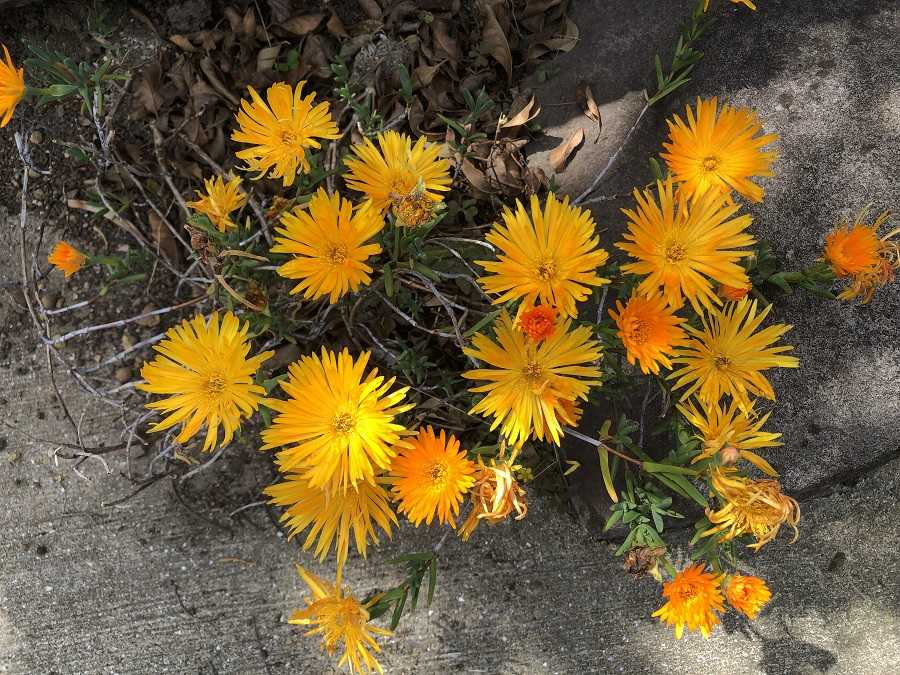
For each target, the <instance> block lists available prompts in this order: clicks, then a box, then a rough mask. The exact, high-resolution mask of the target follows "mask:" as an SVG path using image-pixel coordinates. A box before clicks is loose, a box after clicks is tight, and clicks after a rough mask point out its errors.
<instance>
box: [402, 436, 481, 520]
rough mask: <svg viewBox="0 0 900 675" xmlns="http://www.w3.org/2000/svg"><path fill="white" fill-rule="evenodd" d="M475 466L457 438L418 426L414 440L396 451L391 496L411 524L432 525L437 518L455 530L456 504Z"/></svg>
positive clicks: (468, 483) (457, 507)
mask: <svg viewBox="0 0 900 675" xmlns="http://www.w3.org/2000/svg"><path fill="white" fill-rule="evenodd" d="M474 474H475V464H474V463H473V462H471V461H469V460H468V459H466V453H465V451H461V450H460V449H459V441H458V440H457V438H456V436H454V435H453V434H450V435H449V436H448V435H447V433H446V432H445V431H444V430H441V433H440V435H435V433H434V429H432V428H431V427H430V426H429V427H424V428H422V427H420V428H419V433H418V435H417V436H416V437H415V438H412V439H409V440H408V441H407V442H406V444H405V447H401V448H399V449H398V453H397V456H396V457H395V458H394V461H393V462H392V464H391V482H392V483H393V486H394V487H393V491H394V496H395V497H396V498H397V499H398V500H399V501H400V507H399V508H400V511H401V512H402V513H405V514H406V516H407V518H409V520H410V521H411V522H412V524H413V525H415V526H416V527H418V526H419V525H421V524H422V522H423V521H424V522H425V524H426V525H431V521H432V520H434V518H435V516H437V519H438V522H439V523H440V524H441V525H443V524H444V523H449V524H450V527H453V528H455V527H456V516H457V515H458V514H459V505H460V504H461V503H462V501H463V498H464V497H465V496H466V493H467V492H468V491H469V488H470V487H472V484H473V483H474V482H475V478H474Z"/></svg>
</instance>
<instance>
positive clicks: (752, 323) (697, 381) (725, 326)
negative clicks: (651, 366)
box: [669, 299, 800, 413]
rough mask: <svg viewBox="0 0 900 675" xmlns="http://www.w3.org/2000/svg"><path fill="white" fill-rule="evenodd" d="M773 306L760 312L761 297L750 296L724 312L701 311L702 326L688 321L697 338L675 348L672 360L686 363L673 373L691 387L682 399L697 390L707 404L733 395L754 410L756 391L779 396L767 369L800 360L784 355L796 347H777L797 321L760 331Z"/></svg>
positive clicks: (745, 408)
mask: <svg viewBox="0 0 900 675" xmlns="http://www.w3.org/2000/svg"><path fill="white" fill-rule="evenodd" d="M771 309H772V305H769V306H768V307H766V308H765V309H764V310H763V311H761V312H760V313H759V314H757V313H756V300H753V301H752V302H751V301H749V300H746V299H744V300H741V301H740V302H737V303H730V304H728V305H727V306H726V307H725V309H724V310H723V311H719V310H712V311H711V312H709V314H708V315H701V317H700V319H701V321H702V323H703V328H702V330H697V329H696V328H692V327H691V326H685V330H687V331H688V333H689V334H690V335H691V337H690V338H689V339H688V341H687V342H686V343H685V344H684V345H683V346H682V347H679V348H678V349H676V350H675V358H674V359H672V363H674V364H676V365H680V366H682V367H681V368H679V369H678V370H676V371H674V372H673V373H672V374H671V375H669V379H670V380H671V379H674V380H675V386H674V388H675V389H678V388H680V387H687V388H686V389H685V390H684V392H683V393H682V394H681V400H682V401H683V400H685V399H686V398H688V397H689V396H691V395H692V394H694V393H695V392H696V394H697V396H698V397H699V398H700V400H701V402H703V403H716V402H718V401H719V399H721V398H722V396H725V395H728V396H731V398H732V399H734V400H735V401H736V402H737V404H738V406H740V408H741V410H743V411H744V412H746V413H749V412H750V411H751V408H752V405H751V403H750V396H751V395H753V396H762V397H763V398H767V399H769V400H771V401H774V400H775V391H774V390H773V389H772V385H771V383H770V382H769V380H768V379H766V376H765V375H763V371H765V370H768V369H769V368H775V367H780V368H797V367H798V366H799V365H800V360H799V359H797V358H796V357H794V356H784V352H789V351H791V350H792V349H793V347H791V346H789V345H784V346H779V347H774V346H772V345H773V344H774V343H775V341H776V340H778V339H779V338H780V337H781V336H782V335H784V334H785V333H787V332H788V331H789V330H790V329H791V328H792V326H789V325H787V324H783V323H779V324H775V325H773V326H768V327H766V328H763V329H762V330H759V331H757V329H758V328H759V327H760V325H762V322H763V321H764V320H765V318H766V317H767V316H768V314H769V311H771Z"/></svg>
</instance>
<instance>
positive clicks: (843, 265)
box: [824, 208, 900, 304]
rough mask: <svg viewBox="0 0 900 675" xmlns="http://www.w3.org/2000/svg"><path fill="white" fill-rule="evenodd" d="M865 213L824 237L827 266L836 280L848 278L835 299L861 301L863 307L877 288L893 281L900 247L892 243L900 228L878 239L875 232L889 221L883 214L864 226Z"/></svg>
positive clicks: (888, 214)
mask: <svg viewBox="0 0 900 675" xmlns="http://www.w3.org/2000/svg"><path fill="white" fill-rule="evenodd" d="M867 216H868V209H867V208H866V209H863V210H862V211H861V212H860V213H859V215H857V216H856V220H855V222H854V223H853V224H852V225H851V224H850V223H849V222H847V221H846V220H844V221H842V222H841V223H840V224H839V225H838V226H837V227H836V228H835V229H834V230H832V231H831V232H830V233H829V234H828V235H827V236H826V237H825V250H824V258H825V260H826V261H827V262H828V264H829V265H831V270H832V272H833V273H834V275H835V276H836V277H838V278H839V279H844V278H847V277H849V278H850V279H851V280H852V284H851V285H850V286H849V287H848V288H846V289H845V290H844V291H842V292H841V293H840V294H839V295H838V298H840V299H841V300H852V299H853V298H856V297H862V303H863V304H866V303H867V302H869V301H870V300H871V299H872V296H873V295H874V294H875V291H876V290H878V288H879V287H881V286H884V285H885V284H887V283H889V282H890V281H891V280H893V278H894V271H895V270H897V269H898V268H900V243H898V242H896V241H892V239H893V237H894V236H896V235H897V234H900V228H896V229H894V230H892V231H890V232H888V233H887V234H886V235H884V236H883V237H879V236H878V230H879V228H880V227H881V226H882V225H883V224H884V223H885V222H886V221H887V219H888V218H889V217H890V213H889V212H888V211H883V212H882V213H880V214H879V215H878V216H877V217H876V218H875V221H874V222H873V223H872V224H871V225H867V224H866V222H865V221H866V219H867Z"/></svg>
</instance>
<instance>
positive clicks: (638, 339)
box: [628, 319, 650, 345]
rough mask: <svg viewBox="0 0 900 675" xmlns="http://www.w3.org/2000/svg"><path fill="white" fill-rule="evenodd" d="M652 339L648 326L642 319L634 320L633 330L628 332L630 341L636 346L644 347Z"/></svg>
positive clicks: (632, 323)
mask: <svg viewBox="0 0 900 675" xmlns="http://www.w3.org/2000/svg"><path fill="white" fill-rule="evenodd" d="M649 337H650V329H649V328H648V326H647V324H646V323H644V322H643V321H641V320H640V319H633V320H632V322H631V330H630V331H629V332H628V339H629V340H630V341H631V342H634V343H635V344H639V345H642V344H644V343H645V342H646V341H647V338H649Z"/></svg>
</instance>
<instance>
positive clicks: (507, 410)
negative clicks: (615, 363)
mask: <svg viewBox="0 0 900 675" xmlns="http://www.w3.org/2000/svg"><path fill="white" fill-rule="evenodd" d="M571 323H572V322H571V320H570V319H566V320H564V321H563V322H562V323H561V324H560V326H559V327H558V328H557V330H556V331H555V332H554V334H553V335H552V336H551V337H549V338H547V339H546V340H544V341H543V342H541V343H535V342H533V341H532V340H530V339H528V337H527V336H526V335H525V334H523V333H522V332H520V331H518V330H516V328H515V326H514V325H513V321H512V319H511V318H510V316H509V315H508V314H507V313H506V312H503V313H501V314H500V317H499V319H498V324H497V327H496V335H497V342H495V341H493V340H491V339H490V338H489V337H487V336H485V335H482V334H481V333H476V335H475V336H474V337H473V338H472V343H473V346H472V347H471V348H467V349H465V350H464V351H465V353H466V355H467V356H471V357H472V358H474V359H477V360H479V361H483V362H484V363H485V364H487V366H488V367H487V368H479V369H476V370H469V371H467V372H465V373H463V374H462V376H463V377H464V378H466V379H469V380H483V381H486V382H487V384H482V385H479V386H477V387H474V388H472V389H470V390H469V391H473V392H477V393H484V394H486V395H485V396H484V398H482V399H481V401H479V402H478V403H477V404H475V406H474V407H473V408H472V409H471V410H470V411H469V413H470V414H480V415H483V416H485V417H493V418H494V422H493V424H491V430H492V431H493V430H494V429H496V428H497V427H501V432H502V434H503V436H504V437H506V439H507V440H508V441H509V442H510V443H512V444H513V445H521V444H522V443H523V442H524V441H526V440H527V439H528V438H529V437H530V436H531V435H532V434H534V435H535V436H536V437H537V438H538V439H540V440H544V439H545V438H548V439H550V440H552V441H553V442H554V443H556V444H557V445H559V443H560V437H561V436H562V428H561V425H560V422H559V418H558V414H559V401H560V400H562V399H566V400H569V401H573V402H574V401H575V400H576V399H581V400H587V392H588V389H589V387H590V385H595V384H599V383H600V369H599V368H598V367H597V366H596V365H593V362H595V361H597V360H598V359H599V358H600V356H601V351H600V346H599V345H598V344H597V342H596V341H594V340H592V339H591V329H590V328H589V327H587V326H580V327H578V328H575V329H573V330H572V331H569V326H570V325H571Z"/></svg>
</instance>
